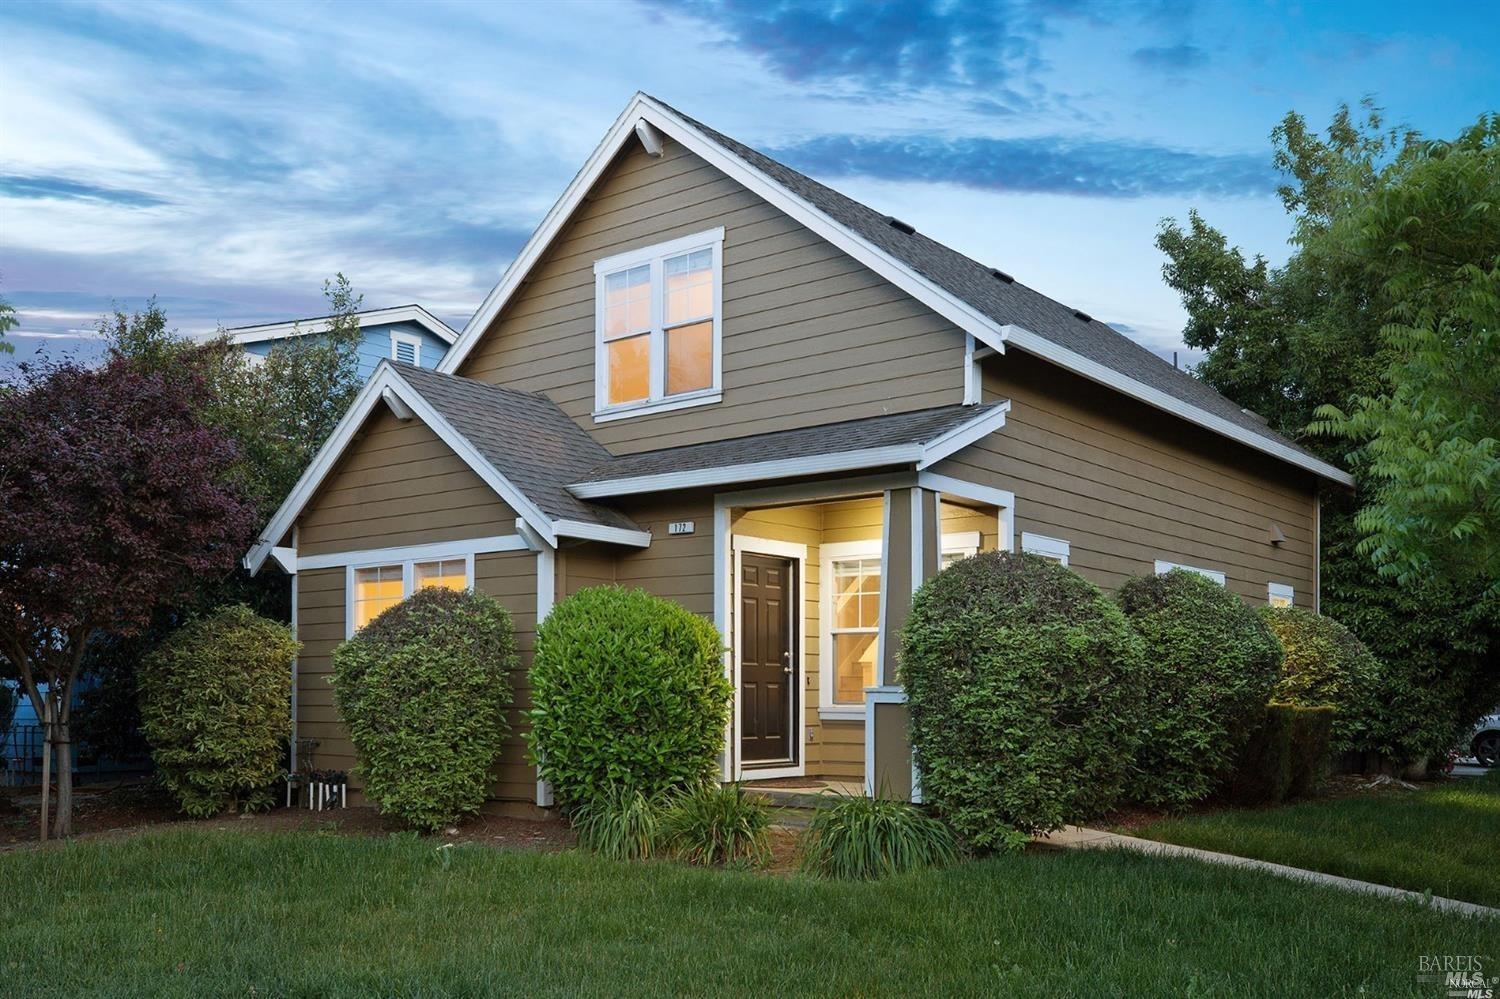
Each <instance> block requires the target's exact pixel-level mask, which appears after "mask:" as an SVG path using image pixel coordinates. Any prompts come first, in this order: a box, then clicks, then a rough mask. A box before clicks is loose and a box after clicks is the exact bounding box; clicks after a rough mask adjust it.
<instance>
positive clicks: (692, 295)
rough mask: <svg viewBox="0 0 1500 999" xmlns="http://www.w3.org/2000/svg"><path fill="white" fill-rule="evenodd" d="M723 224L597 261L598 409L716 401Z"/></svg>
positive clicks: (609, 413) (631, 411)
mask: <svg viewBox="0 0 1500 999" xmlns="http://www.w3.org/2000/svg"><path fill="white" fill-rule="evenodd" d="M723 241H724V230H722V229H715V230H712V231H709V232H705V233H699V234H698V235H696V236H687V237H684V238H683V239H676V240H672V241H671V242H669V243H662V244H659V245H657V246H650V247H646V248H644V249H641V250H634V251H631V252H629V253H623V254H619V255H616V256H613V257H610V258H608V259H605V260H600V261H598V262H597V263H595V265H594V279H595V365H594V370H595V374H594V417H595V419H597V420H600V421H604V420H609V419H618V418H621V417H625V416H633V415H641V414H644V413H649V412H662V411H665V410H670V409H680V408H683V407H686V406H690V405H703V404H706V403H712V402H717V401H718V400H719V397H720V368H721V363H720V342H719V341H720V329H721V326H720V320H721V315H720V313H721V312H722V293H721V284H722V281H721V272H722V268H723V262H722V259H721V258H722V247H723Z"/></svg>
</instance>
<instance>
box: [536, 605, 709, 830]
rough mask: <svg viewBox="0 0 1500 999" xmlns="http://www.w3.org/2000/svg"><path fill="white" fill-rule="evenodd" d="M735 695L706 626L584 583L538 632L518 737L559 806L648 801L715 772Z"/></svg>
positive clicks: (674, 608)
mask: <svg viewBox="0 0 1500 999" xmlns="http://www.w3.org/2000/svg"><path fill="white" fill-rule="evenodd" d="M732 692H733V688H732V687H731V685H730V683H729V681H728V680H727V679H725V677H724V645H723V642H722V640H721V639H720V638H719V633H718V631H717V630H715V628H714V626H713V625H712V624H710V623H709V622H707V621H705V620H704V619H703V618H701V617H699V616H698V615H697V614H694V613H692V612H691V611H689V610H687V608H685V607H683V606H682V605H680V604H676V603H673V602H672V601H670V600H663V599H661V598H660V597H654V596H652V595H651V594H649V593H646V592H645V591H644V590H626V589H621V588H619V587H614V586H598V587H589V588H586V589H583V590H579V591H578V592H577V593H575V594H573V595H572V596H571V597H568V598H567V599H566V600H563V601H561V602H560V603H558V605H557V606H556V607H554V608H553V609H552V613H551V614H550V615H548V617H547V620H546V621H545V622H543V623H542V627H541V629H540V630H539V631H538V633H537V642H536V656H535V658H534V660H533V662H532V665H531V700H532V704H533V708H532V710H531V711H530V712H529V713H528V715H527V718H528V720H529V721H530V722H531V731H530V733H529V735H528V736H527V739H528V741H529V744H530V746H531V751H532V756H533V759H535V760H536V761H537V763H538V767H539V769H540V772H541V774H542V776H543V777H544V778H545V779H546V780H547V781H548V782H550V783H551V785H552V790H553V793H554V794H556V796H557V800H558V803H559V804H560V805H562V806H563V807H564V808H568V809H573V808H576V807H578V806H579V805H581V804H584V803H585V802H588V801H590V800H592V799H593V798H595V797H598V796H599V795H601V794H602V793H604V792H606V791H610V790H612V789H614V788H616V787H623V788H626V789H628V790H631V791H638V792H640V793H641V794H643V795H645V796H647V797H648V798H649V797H656V796H659V795H662V794H666V793H669V792H675V791H679V790H686V789H688V788H691V787H694V786H696V785H697V784H698V783H700V782H701V781H704V780H707V779H709V778H712V777H714V776H716V775H717V774H718V770H719V754H720V752H721V751H722V749H723V746H724V725H725V723H726V722H727V721H728V718H729V698H730V694H731V693H732Z"/></svg>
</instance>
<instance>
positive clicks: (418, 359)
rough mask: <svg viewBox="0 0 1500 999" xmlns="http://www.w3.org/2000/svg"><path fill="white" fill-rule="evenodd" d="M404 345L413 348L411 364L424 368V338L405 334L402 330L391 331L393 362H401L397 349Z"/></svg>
mask: <svg viewBox="0 0 1500 999" xmlns="http://www.w3.org/2000/svg"><path fill="white" fill-rule="evenodd" d="M403 343H404V344H406V345H407V346H408V347H410V348H411V357H412V361H411V363H412V364H413V365H414V366H416V367H418V368H420V367H421V366H422V338H421V337H419V336H415V335H413V334H411V333H403V332H402V331H401V330H391V360H393V361H399V360H401V354H400V352H399V351H398V350H397V347H398V346H399V345H400V344H403Z"/></svg>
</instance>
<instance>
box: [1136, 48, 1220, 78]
mask: <svg viewBox="0 0 1500 999" xmlns="http://www.w3.org/2000/svg"><path fill="white" fill-rule="evenodd" d="M1130 58H1131V61H1132V62H1134V63H1135V64H1136V65H1137V66H1143V67H1145V68H1146V69H1150V70H1155V71H1157V72H1160V73H1180V72H1182V71H1183V70H1188V69H1197V68H1198V67H1199V66H1203V65H1206V64H1207V63H1208V53H1207V52H1205V51H1204V50H1203V49H1200V48H1199V47H1198V46H1196V45H1189V44H1188V43H1187V42H1179V43H1178V44H1176V45H1145V46H1142V47H1141V48H1138V49H1136V50H1135V51H1134V52H1132V53H1130Z"/></svg>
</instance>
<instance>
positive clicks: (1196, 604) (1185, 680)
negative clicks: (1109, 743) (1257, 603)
mask: <svg viewBox="0 0 1500 999" xmlns="http://www.w3.org/2000/svg"><path fill="white" fill-rule="evenodd" d="M1117 599H1118V600H1119V602H1120V606H1121V608H1122V609H1124V611H1125V616H1126V617H1128V618H1129V619H1130V623H1131V625H1132V626H1134V628H1135V630H1136V633H1137V634H1139V635H1140V636H1141V640H1142V642H1144V643H1145V647H1146V660H1145V664H1146V667H1145V674H1144V677H1143V682H1144V687H1143V693H1144V695H1145V698H1146V712H1145V716H1144V718H1143V719H1142V721H1143V724H1142V728H1141V746H1140V749H1139V750H1138V751H1137V753H1136V757H1135V768H1134V772H1133V773H1132V775H1131V779H1130V784H1129V787H1128V793H1129V795H1130V797H1131V798H1133V799H1134V800H1136V801H1139V802H1142V803H1144V804H1148V805H1164V806H1167V807H1170V808H1180V807H1182V806H1184V805H1187V804H1189V803H1191V802H1194V801H1197V800H1199V799H1201V798H1205V797H1207V796H1208V795H1209V794H1210V793H1212V792H1213V790H1214V789H1215V788H1216V787H1217V786H1218V784H1219V782H1220V781H1221V780H1222V779H1223V778H1224V776H1225V774H1227V773H1228V772H1229V768H1230V767H1231V766H1233V765H1234V758H1235V753H1236V751H1237V750H1238V749H1239V747H1240V745H1242V744H1243V741H1244V738H1245V734H1246V732H1247V731H1248V723H1249V722H1250V720H1251V719H1252V718H1254V717H1255V716H1256V715H1258V714H1259V713H1260V711H1261V709H1262V708H1263V706H1264V705H1265V703H1266V701H1267V699H1268V698H1270V696H1271V690H1272V688H1273V687H1274V686H1275V685H1276V680H1277V676H1278V674H1279V673H1280V670H1281V644H1280V643H1279V642H1278V641H1277V640H1276V636H1275V635H1273V634H1272V633H1271V631H1270V629H1269V628H1267V627H1266V624H1265V622H1264V621H1262V620H1261V619H1260V616H1259V615H1258V614H1256V612H1255V610H1254V608H1252V607H1250V606H1249V605H1248V604H1246V603H1245V602H1244V601H1242V600H1241V599H1240V598H1239V597H1237V596H1235V595H1234V594H1233V593H1231V592H1230V591H1229V590H1227V589H1225V588H1224V587H1222V586H1220V585H1219V584H1218V583H1216V582H1214V581H1213V580H1211V579H1208V578H1207V577H1205V576H1202V575H1199V574H1198V573H1195V572H1185V571H1183V570H1181V569H1173V570H1172V571H1171V572H1168V573H1166V574H1164V575H1159V576H1157V575H1153V576H1141V577H1137V578H1135V579H1131V580H1129V581H1128V582H1126V583H1125V585H1124V586H1122V587H1121V588H1120V591H1119V593H1118V594H1117Z"/></svg>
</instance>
